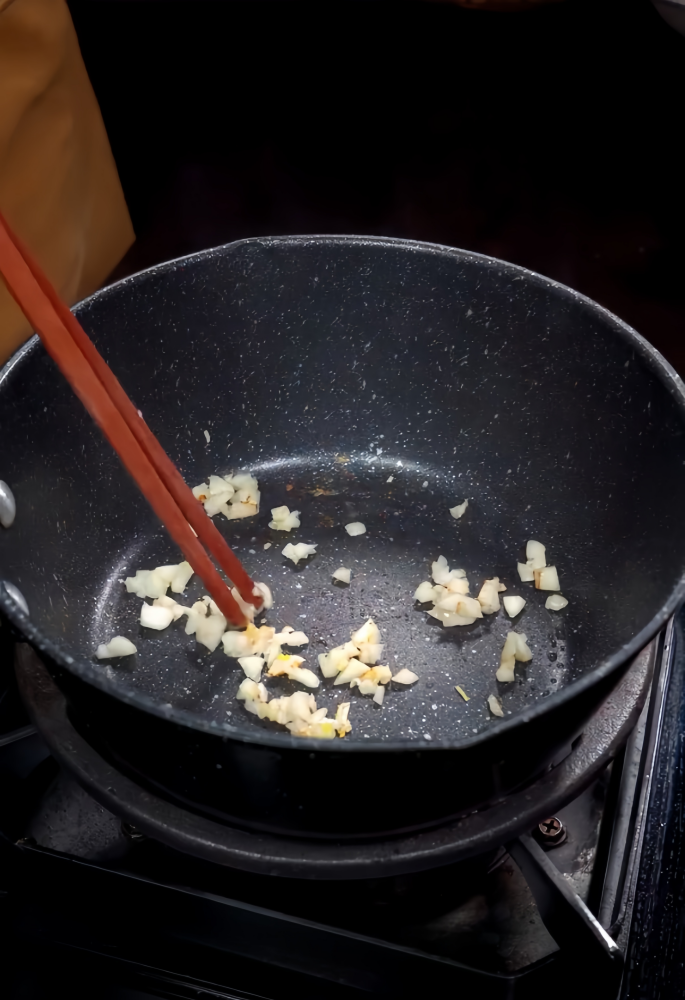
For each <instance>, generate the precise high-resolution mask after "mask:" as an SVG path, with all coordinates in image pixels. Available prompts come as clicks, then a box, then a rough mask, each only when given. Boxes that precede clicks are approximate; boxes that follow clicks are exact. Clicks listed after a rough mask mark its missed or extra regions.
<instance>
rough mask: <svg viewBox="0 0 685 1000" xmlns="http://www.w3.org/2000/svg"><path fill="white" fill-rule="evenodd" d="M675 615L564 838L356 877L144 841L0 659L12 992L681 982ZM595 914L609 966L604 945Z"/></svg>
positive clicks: (679, 650)
mask: <svg viewBox="0 0 685 1000" xmlns="http://www.w3.org/2000/svg"><path fill="white" fill-rule="evenodd" d="M684 624H685V615H683V614H682V613H681V614H680V615H679V617H678V619H677V620H676V622H675V624H674V627H673V629H672V631H671V632H670V633H667V635H666V636H665V637H662V640H661V650H660V655H659V657H658V658H657V670H656V672H655V679H654V681H653V683H652V694H651V698H650V700H649V702H648V704H647V705H646V707H645V709H644V711H643V712H642V714H641V716H640V721H639V723H638V725H637V726H636V728H635V730H634V731H633V734H632V735H631V737H630V739H629V741H628V743H627V745H626V748H625V750H624V752H622V753H621V754H619V756H618V757H617V758H616V759H615V761H614V763H613V764H611V765H610V766H609V767H607V768H606V769H605V770H604V771H603V772H602V773H601V774H600V775H599V777H597V778H596V779H595V780H594V781H593V783H592V784H591V785H590V786H589V787H588V788H587V789H586V790H585V791H584V792H583V793H582V794H580V795H579V796H578V797H577V798H576V799H575V800H573V801H572V802H571V803H570V804H568V805H567V806H566V807H565V808H563V809H561V810H559V811H558V812H557V816H558V818H559V819H560V820H561V821H562V823H563V826H564V829H565V831H566V833H567V838H566V840H565V842H563V843H561V844H559V845H558V846H554V847H552V848H550V849H548V850H547V851H546V852H545V853H543V852H542V851H540V848H539V846H536V844H535V842H534V841H533V840H532V839H531V838H526V837H523V838H521V839H519V840H518V841H515V842H511V843H510V844H508V845H506V847H503V848H502V849H501V850H500V851H498V852H493V851H489V852H487V853H486V854H485V855H483V856H480V857H476V858H471V859H469V860H467V861H462V862H459V863H457V864H453V865H448V866H443V867H440V868H437V869H434V870H432V871H429V872H423V873H416V874H410V875H402V876H396V877H393V878H381V879H364V880H357V881H355V880H351V881H350V880H348V881H342V882H330V881H329V882H317V881H307V880H299V879H286V878H279V877H276V876H264V875H255V874H251V873H247V872H240V871H237V870H235V869H232V868H228V867H222V866H220V865H217V864H213V863H210V862H208V861H203V860H200V859H198V858H194V857H191V856H189V855H187V854H183V853H181V852H179V851H176V850H173V849H171V848H169V847H165V846H164V845H163V844H161V843H158V842H156V841H154V840H151V839H148V838H145V837H144V836H142V835H141V834H140V833H139V831H137V830H136V829H135V828H131V827H130V826H129V825H127V824H126V823H122V821H121V820H120V819H119V818H117V817H116V816H114V815H113V814H112V813H111V812H109V811H108V810H106V809H105V808H104V807H103V806H101V805H99V804H98V803H97V802H95V801H94V799H92V798H91V797H90V796H89V795H88V794H86V792H84V791H83V790H82V789H81V788H80V787H79V785H78V784H76V783H75V781H74V780H73V778H72V777H70V776H69V775H67V774H66V773H65V772H63V771H60V769H59V767H58V766H57V764H56V762H55V761H54V760H53V758H52V757H51V756H50V754H49V751H48V750H47V747H46V745H45V744H44V743H43V741H42V739H41V737H40V736H39V735H38V734H37V733H36V732H35V731H34V730H33V729H32V727H30V726H29V724H28V719H26V718H25V717H22V714H21V708H20V706H18V705H17V703H16V700H15V699H16V694H15V692H14V691H13V690H12V686H11V683H10V682H9V676H10V675H9V673H8V672H6V673H7V676H6V684H5V694H4V696H3V699H2V701H0V723H1V724H2V726H3V731H4V735H3V736H2V738H1V740H0V781H1V782H2V785H1V790H0V827H1V832H2V841H1V843H0V889H1V890H3V895H2V897H0V898H1V901H2V915H3V926H2V933H3V938H4V941H5V944H6V947H5V949H4V955H5V959H4V961H3V966H2V972H1V973H0V975H1V976H2V979H3V982H2V983H1V986H2V992H3V995H4V996H6V997H8V1000H19V998H22V1000H23V998H29V997H30V998H34V997H35V998H36V1000H38V998H41V1000H42V998H43V997H46V998H47V997H48V996H52V995H53V994H54V990H55V984H56V983H58V982H59V983H60V984H68V993H69V996H70V997H73V998H79V997H86V996H88V997H92V996H94V995H97V996H99V997H112V998H114V997H121V998H124V997H126V998H135V997H141V998H142V997H147V996H165V997H185V996H194V997H197V996H215V997H243V996H259V997H265V998H270V1000H277V998H281V997H285V996H290V995H292V994H293V993H294V991H296V990H297V991H301V990H306V991H307V992H308V993H309V994H311V995H314V996H318V995H325V996H327V997H337V996H354V995H360V994H363V993H366V994H367V995H368V994H372V995H379V996H385V995H390V994H392V995H394V996H404V995H407V996H408V995H410V994H411V995H414V994H416V993H417V992H419V991H421V990H422V988H423V987H425V986H426V985H428V984H430V988H431V990H451V991H457V990H459V991H461V993H462V994H463V995H466V996H472V995H475V994H476V993H478V995H482V996H483V997H493V998H494V997H511V998H513V997H517V998H518V997H521V998H539V997H540V998H541V997H545V998H547V997H549V996H554V997H560V998H563V997H566V996H572V995H573V996H574V997H575V996H576V995H577V993H578V991H579V990H582V991H584V992H585V994H586V995H589V996H595V995H597V996H600V995H601V996H602V997H607V996H609V997H612V996H617V997H618V996H619V990H620V991H622V994H621V995H622V997H625V998H627V997H637V996H640V997H643V996H649V997H653V996H654V997H656V996H659V997H667V996H671V995H673V996H676V995H681V992H680V991H681V987H682V985H683V970H682V961H681V956H680V934H681V929H680V921H681V919H682V917H681V910H682V893H683V888H682V886H683V878H682V876H683V869H684V868H685V838H684V837H683V831H682V830H681V826H682V822H681V813H682V806H683V780H682V777H683V776H682V763H683V754H682V740H683V737H682V733H683V731H685V726H684V725H683V721H684V720H683V716H684V715H685V691H684V690H683V688H684V683H685V682H684V670H683V668H684V667H685V640H684V632H683V625H684ZM671 654H672V655H671ZM8 730H9V731H8ZM540 818H541V819H544V817H540ZM526 851H528V852H531V851H532V852H533V853H535V852H537V854H535V857H533V862H535V863H534V864H532V867H531V855H530V853H528V854H526ZM512 855H513V856H515V857H516V861H517V862H518V864H520V865H521V867H522V868H523V870H524V871H525V872H526V877H524V875H523V874H522V871H521V868H519V866H518V864H517V863H516V862H515V861H514V859H513V857H512ZM539 855H542V862H540V858H539ZM536 859H537V860H536ZM550 862H553V864H552V865H551V867H550V865H549V863H550ZM545 865H547V867H548V868H549V869H550V871H551V872H552V875H551V876H550V874H549V871H548V872H547V875H545ZM541 879H542V882H541ZM555 879H556V882H555ZM531 887H532V889H533V891H532V892H531ZM560 887H561V888H560ZM569 889H570V890H571V892H570V893H569ZM560 893H561V895H560ZM564 893H565V894H566V897H564ZM534 895H535V898H534ZM578 898H580V899H582V900H583V901H584V903H585V904H587V907H588V910H585V909H584V908H583V907H581V908H580V909H579V907H578V905H577V899H578ZM536 899H537V903H536ZM573 900H575V901H576V902H575V903H574V902H573ZM541 910H542V911H543V913H544V921H543V919H542V917H541ZM590 912H591V913H593V914H594V915H595V917H597V918H598V919H599V922H600V923H601V924H603V925H604V927H605V929H607V930H608V931H609V932H610V933H611V934H612V936H613V939H614V940H615V942H616V943H617V945H618V947H619V950H620V955H618V960H611V958H607V956H606V949H604V951H602V948H597V947H596V938H597V933H598V932H597V928H596V926H595V927H594V930H593V927H592V926H589V925H588V920H590V923H592V920H593V918H592V917H588V914H589V913H590ZM550 929H551V931H552V933H550ZM593 934H594V935H595V938H594V939H593V937H592V935H593ZM557 942H558V943H557ZM593 956H594V957H593ZM623 956H625V958H626V962H625V972H624V973H623V981H622V985H621V984H620V980H621V969H622V967H623V961H622V957H623ZM61 988H62V989H63V986H62V987H61Z"/></svg>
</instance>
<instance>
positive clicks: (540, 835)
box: [535, 816, 566, 847]
mask: <svg viewBox="0 0 685 1000" xmlns="http://www.w3.org/2000/svg"><path fill="white" fill-rule="evenodd" d="M535 834H536V836H537V839H538V840H539V841H540V843H541V844H542V846H543V847H558V846H559V844H563V843H564V841H565V840H566V827H565V826H564V824H563V823H562V822H561V820H560V819H559V818H558V817H557V816H548V817H547V819H543V820H542V822H541V823H538V825H537V828H536V830H535Z"/></svg>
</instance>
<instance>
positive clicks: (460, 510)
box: [450, 500, 469, 520]
mask: <svg viewBox="0 0 685 1000" xmlns="http://www.w3.org/2000/svg"><path fill="white" fill-rule="evenodd" d="M468 505H469V502H468V500H464V502H463V503H459V504H457V506H456V507H450V514H451V515H452V517H454V518H456V519H457V520H459V518H460V517H462V516H463V514H464V513H465V511H466V508H467V507H468Z"/></svg>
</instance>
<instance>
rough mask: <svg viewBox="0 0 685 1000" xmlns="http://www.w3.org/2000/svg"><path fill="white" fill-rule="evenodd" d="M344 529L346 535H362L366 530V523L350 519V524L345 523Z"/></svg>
mask: <svg viewBox="0 0 685 1000" xmlns="http://www.w3.org/2000/svg"><path fill="white" fill-rule="evenodd" d="M345 531H346V532H347V534H348V535H352V536H354V535H363V534H365V532H366V525H365V524H362V522H361V521H351V522H350V524H346V525H345Z"/></svg>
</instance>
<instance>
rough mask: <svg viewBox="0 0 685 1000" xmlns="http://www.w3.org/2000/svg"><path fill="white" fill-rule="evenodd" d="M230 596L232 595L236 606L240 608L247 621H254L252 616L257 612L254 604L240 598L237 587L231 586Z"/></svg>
mask: <svg viewBox="0 0 685 1000" xmlns="http://www.w3.org/2000/svg"><path fill="white" fill-rule="evenodd" d="M231 596H232V597H233V600H234V601H235V603H236V604H237V605H238V607H239V608H240V610H241V611H242V613H243V614H244V615H245V617H246V618H247V620H248V621H249V622H253V621H254V616H255V614H256V612H257V609H256V607H255V606H254V604H251V603H250V604H248V602H247V601H244V600H243V599H242V597H241V595H240V593H239V591H238V588H237V587H231Z"/></svg>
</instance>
